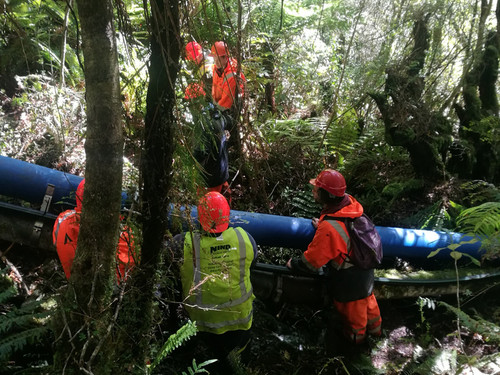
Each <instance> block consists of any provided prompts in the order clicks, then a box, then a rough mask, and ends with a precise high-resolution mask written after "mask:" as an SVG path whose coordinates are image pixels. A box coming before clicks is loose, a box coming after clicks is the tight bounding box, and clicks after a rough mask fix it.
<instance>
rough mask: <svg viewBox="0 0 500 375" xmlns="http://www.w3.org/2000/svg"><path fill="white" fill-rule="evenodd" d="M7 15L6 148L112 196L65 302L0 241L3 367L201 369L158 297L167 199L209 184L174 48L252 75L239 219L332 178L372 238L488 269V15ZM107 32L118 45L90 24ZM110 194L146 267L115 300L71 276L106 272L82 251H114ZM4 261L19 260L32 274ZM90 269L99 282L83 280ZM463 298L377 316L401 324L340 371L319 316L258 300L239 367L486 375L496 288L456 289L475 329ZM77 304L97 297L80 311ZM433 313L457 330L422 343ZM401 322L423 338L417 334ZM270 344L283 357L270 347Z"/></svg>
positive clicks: (239, 8)
mask: <svg viewBox="0 0 500 375" xmlns="http://www.w3.org/2000/svg"><path fill="white" fill-rule="evenodd" d="M0 5H1V9H2V13H0V20H1V21H2V22H1V23H0V104H1V107H0V154H1V155H3V156H8V157H11V158H17V159H21V160H24V161H29V162H32V163H36V164H39V165H42V166H46V167H49V168H54V169H58V170H60V171H65V172H70V173H72V174H76V175H80V176H85V177H86V179H87V181H88V189H89V192H90V193H89V194H90V195H92V196H93V197H98V196H99V197H101V198H103V197H104V200H103V201H97V200H94V204H95V206H94V208H93V210H92V209H90V208H89V214H88V218H86V219H84V220H85V221H86V222H87V223H88V224H87V223H83V222H82V228H84V227H86V228H88V229H87V231H86V232H87V233H88V236H89V237H88V238H89V240H88V241H87V242H85V241H84V240H82V243H83V244H82V245H80V242H79V246H81V248H82V249H84V250H82V254H84V253H85V254H87V255H88V256H89V258H88V259H89V260H88V262H87V263H86V261H85V259H83V260H82V261H81V265H82V266H81V267H79V270H76V271H75V274H76V276H75V277H72V282H71V283H70V287H69V288H68V287H67V283H66V280H65V279H64V277H61V270H60V266H58V264H57V257H56V256H55V255H54V254H51V255H43V256H42V255H40V253H39V252H37V251H35V250H34V249H33V250H31V251H33V254H38V256H37V257H36V259H39V262H38V263H39V264H37V262H36V261H35V262H33V261H32V260H30V261H27V260H26V258H30V257H31V255H29V254H30V253H28V254H25V253H23V250H19V251H18V253H19V254H25V255H24V256H19V255H14V254H12V253H13V251H11V252H10V254H9V256H7V252H8V251H10V249H11V246H10V244H4V243H3V242H2V243H1V245H2V247H1V248H0V256H1V257H2V261H3V263H2V270H1V271H0V276H1V281H0V285H1V287H0V303H1V307H0V313H1V316H0V318H1V319H0V368H3V367H4V368H5V369H6V370H5V371H7V372H5V373H9V374H10V373H16V371H19V372H20V371H24V370H26V371H31V372H30V373H37V371H38V373H87V374H92V373H95V374H107V373H120V374H121V373H142V374H144V373H158V374H160V373H178V374H180V373H182V371H184V372H185V373H188V372H189V373H203V372H205V371H208V370H209V369H210V367H209V364H206V363H203V364H200V363H197V362H196V356H195V355H192V354H187V355H188V356H190V358H189V359H190V360H194V361H193V362H189V365H187V366H186V365H185V363H181V362H179V363H177V362H176V360H175V358H176V352H179V350H174V349H175V348H176V347H178V346H180V347H181V349H182V347H183V345H185V343H186V341H188V340H189V338H190V337H191V336H192V335H194V334H195V332H194V331H195V328H193V326H191V325H189V324H187V325H185V326H183V327H182V328H181V329H180V330H179V331H177V328H179V327H178V326H176V324H177V325H178V322H175V319H174V318H175V315H176V314H177V311H176V310H175V308H173V307H172V305H171V304H170V302H171V301H173V300H175V280H173V279H172V274H171V265H170V264H168V261H166V260H165V259H166V256H167V254H168V251H169V249H165V246H164V245H165V241H164V240H165V238H168V237H169V236H171V235H172V234H175V233H176V232H175V230H172V228H169V227H168V222H167V220H166V218H167V211H168V209H169V207H170V204H171V203H174V204H178V205H186V204H187V205H190V204H193V203H195V202H196V199H197V191H198V187H199V186H200V184H201V178H200V176H199V172H198V168H197V165H196V161H195V159H194V157H193V151H194V145H195V144H196V142H197V141H198V138H197V137H198V136H199V134H197V132H196V131H195V126H194V125H193V117H194V116H193V114H192V112H191V111H192V107H191V108H190V107H189V103H188V102H187V101H186V100H185V98H184V91H185V89H186V86H187V85H188V84H189V83H191V82H192V79H193V77H192V71H193V70H192V66H191V65H190V62H189V61H187V60H186V56H185V51H184V46H185V45H186V43H188V42H190V41H197V42H199V43H200V44H202V46H203V47H204V49H205V50H207V51H209V50H210V47H211V46H212V44H213V43H214V42H215V41H218V40H223V41H225V42H226V43H227V44H228V46H229V49H230V54H231V55H232V56H233V57H234V58H236V59H237V61H238V69H241V71H242V72H243V73H244V75H245V77H246V80H247V82H246V93H245V97H244V101H243V103H242V106H241V112H240V113H239V116H238V121H237V126H238V132H237V133H236V134H235V135H232V138H233V142H234V141H235V140H236V142H234V144H233V146H232V148H231V150H230V160H229V163H230V177H229V182H230V185H231V189H232V208H233V209H237V210H244V211H255V212H262V213H271V214H275V215H285V216H299V217H307V218H311V217H314V216H317V215H318V212H319V210H318V206H317V205H316V203H315V202H314V200H313V199H312V196H311V187H310V185H309V184H308V182H309V179H310V178H312V177H315V176H316V174H317V173H318V172H319V171H320V170H322V169H323V168H325V167H328V168H334V169H337V170H338V171H340V172H342V173H343V175H344V176H345V177H346V180H347V187H348V192H349V193H350V194H352V195H354V196H355V197H356V198H357V199H358V200H359V201H360V202H361V203H362V204H363V206H364V208H365V211H366V212H367V213H368V214H369V215H370V217H372V219H373V220H374V221H375V222H376V224H377V225H383V226H396V227H404V228H421V229H429V230H444V231H456V232H460V233H465V234H475V235H478V236H480V238H481V239H482V243H483V246H484V250H485V252H486V255H485V258H484V259H482V260H481V261H482V262H483V263H484V262H487V261H488V262H495V261H496V260H497V258H498V252H499V250H500V243H499V241H500V236H499V233H500V190H499V182H500V117H499V115H500V113H499V104H498V95H499V92H498V91H499V90H498V68H499V50H500V5H499V4H498V3H497V2H494V1H493V0H458V1H457V0H454V1H452V0H438V1H415V0H408V1H403V0H399V1H397V0H390V1H378V0H377V1H368V0H361V1H353V0H349V1H341V0H293V1H292V0H282V1H275V0H260V1H251V0H186V1H178V0H151V1H150V2H139V1H136V0H115V1H113V2H111V1H104V2H102V4H101V1H97V2H96V1H88V2H86V1H84V0H77V1H76V2H74V1H73V0H66V1H56V0H46V1H36V0H28V1H19V0H10V1H1V2H0ZM98 5H99V8H97V6H98ZM111 28H112V29H114V33H106V32H104V30H108V31H109V29H111ZM103 42H104V43H105V44H102V43H103ZM103 82H104V83H105V84H109V86H105V85H104V84H103ZM118 85H119V86H118ZM206 104H208V103H205V104H204V105H206ZM122 150H123V151H122ZM122 166H123V168H122ZM120 169H122V171H120ZM0 178H1V176H0ZM120 180H122V184H121V187H120V186H119V185H120V183H119V181H120ZM120 188H122V189H123V190H126V191H127V192H128V195H129V196H130V197H135V198H134V202H133V203H132V207H131V209H130V210H128V211H127V213H126V216H127V222H128V224H129V225H130V227H131V228H133V230H134V236H135V238H136V242H137V244H138V248H139V250H140V252H141V261H142V264H141V267H138V271H137V275H134V277H132V278H131V280H130V281H129V282H127V283H124V284H123V285H121V286H120V291H119V292H118V294H116V291H113V290H112V289H113V287H112V285H111V283H110V282H109V280H110V277H111V276H110V275H111V273H110V272H108V271H109V270H108V271H106V270H104V271H97V267H94V268H93V267H85V265H86V264H87V265H88V264H91V262H92V261H91V259H92V257H93V256H94V255H95V254H101V255H102V259H104V261H105V259H106V256H108V261H109V259H111V258H109V255H110V254H113V253H112V252H111V251H112V250H114V244H113V243H109V244H104V243H103V244H102V248H100V249H95V248H93V247H92V246H91V245H90V243H91V242H92V241H91V240H90V238H91V237H90V236H91V235H92V236H93V235H95V236H97V237H96V238H111V237H112V236H110V235H109V234H110V233H114V232H113V231H115V232H116V226H117V222H118V216H119V208H118V204H117V202H118V193H119V192H120V191H121V190H120ZM86 189H87V188H86ZM98 191H99V192H101V191H102V192H103V194H97V193H96V192H98ZM111 197H113V199H111ZM89 202H90V199H89ZM89 204H90V203H89ZM104 207H107V208H106V211H107V212H108V211H109V212H112V213H113V214H114V216H113V220H111V221H112V225H109V226H105V225H104V224H105V223H104V222H105V218H103V217H101V216H100V214H99V212H100V211H99V210H100V209H103V208H104ZM99 219H100V220H101V222H100V223H101V224H99ZM115 219H116V220H115ZM87 220H88V221H87ZM115 224H116V225H115ZM87 225H88V226H87ZM93 225H96V226H97V229H93V228H94V227H93ZM105 227H106V228H105ZM106 231H107V232H106ZM84 232H85V231H83V229H82V233H84ZM82 236H83V237H82V238H84V239H85V238H87V237H86V234H83V235H82ZM99 236H100V237H99ZM85 243H87V244H88V245H85ZM4 245H5V246H4ZM85 246H88V247H85ZM106 249H110V250H109V251H107V250H106ZM260 252H261V254H260V255H259V256H260V258H259V260H260V261H263V262H269V263H275V264H283V263H284V262H285V261H286V259H287V257H288V256H289V255H290V254H291V253H292V251H291V250H290V249H266V248H261V249H260ZM106 254H107V255H106ZM101 255H100V256H101ZM100 256H99V257H100ZM99 257H98V258H99ZM459 258H462V259H459ZM463 258H466V257H461V255H460V254H455V259H454V260H451V264H454V265H455V266H456V269H454V271H456V276H457V279H458V275H459V265H461V263H459V261H460V262H462V261H464V259H463ZM13 259H15V260H16V261H19V262H20V264H23V262H25V263H24V264H25V270H26V274H25V275H22V272H21V273H19V272H18V271H17V270H16V267H15V264H14V263H15V262H14V263H13ZM99 259H101V258H99ZM102 259H101V260H102ZM467 262H470V260H467ZM475 263H478V262H477V261H475ZM469 265H470V264H469ZM18 266H19V265H18ZM398 266H399V267H400V268H406V269H412V270H413V269H414V267H415V266H414V265H409V264H407V263H406V262H401V264H399V265H398ZM18 268H19V269H21V271H22V270H23V267H18ZM54 269H55V270H57V271H54ZM13 270H16V272H17V273H15V272H14V271H13ZM54 272H56V276H51V275H52V274H54ZM98 272H104V273H99V279H100V280H108V282H105V281H103V282H102V284H101V285H99V288H95V285H94V284H93V280H94V276H95V275H96V274H97V273H98ZM106 272H107V273H106ZM23 277H24V281H23ZM98 284H99V283H98ZM27 285H28V286H27ZM495 288H496V289H495ZM460 290H461V289H460V287H459V285H457V298H456V299H451V301H450V300H446V301H439V302H435V301H434V300H431V299H428V298H426V297H425V298H424V297H422V298H419V299H418V300H417V301H418V303H417V305H415V304H412V306H411V307H410V308H409V307H408V306H407V305H405V303H406V302H400V305H398V303H399V302H394V303H388V305H387V306H385V308H386V311H387V313H388V316H389V312H391V313H392V315H391V318H393V319H391V318H388V320H389V321H390V322H389V324H388V325H387V330H388V331H387V332H388V334H387V337H386V338H385V339H384V340H381V341H379V342H375V343H372V345H371V355H367V354H366V353H364V354H365V355H364V356H362V357H361V358H357V359H356V361H354V362H353V364H352V365H353V366H354V367H353V368H351V367H349V366H346V363H347V362H348V361H347V360H345V359H344V357H342V356H338V357H329V356H327V355H325V354H324V353H323V352H322V348H321V349H320V347H321V345H320V344H318V342H317V341H315V340H314V339H312V338H311V336H317V337H320V336H321V335H322V334H324V333H321V332H322V327H321V322H322V321H323V320H324V319H327V318H326V316H327V315H328V311H324V310H319V312H318V311H317V310H315V309H314V308H312V307H307V306H306V307H297V306H293V307H292V306H281V307H277V306H272V307H271V308H270V307H269V306H265V304H264V303H262V301H257V303H256V311H257V313H256V315H257V314H258V313H259V312H260V313H261V314H260V317H259V318H258V320H257V322H256V326H257V332H259V334H260V335H262V336H257V335H258V334H257V333H256V334H255V336H256V337H260V339H261V341H260V343H259V341H258V340H254V341H256V342H257V343H256V344H253V346H252V347H251V348H250V349H249V351H250V353H251V357H252V361H251V362H250V364H246V366H244V365H241V366H240V367H241V368H240V370H241V371H243V367H245V371H246V373H250V374H280V373H288V372H290V373H297V374H320V373H323V374H325V373H328V374H330V373H331V374H334V373H335V374H338V373H394V374H396V373H414V374H418V373H423V372H424V371H425V372H427V373H429V372H431V373H436V374H438V373H439V374H445V373H446V374H448V373H449V374H451V373H461V374H466V373H467V374H468V373H495V371H500V370H499V369H500V357H499V355H498V350H497V349H495V347H496V346H497V345H498V343H499V341H500V339H499V337H500V333H499V330H500V329H499V325H500V320H499V314H500V311H499V310H498V308H496V309H495V304H498V299H496V300H495V299H493V300H490V299H489V298H490V297H491V296H489V295H486V290H493V291H494V290H496V291H498V282H497V284H494V285H489V286H488V287H487V289H484V290H481V291H476V292H474V293H477V294H473V295H467V296H465V297H466V299H467V300H475V299H477V300H479V299H480V298H483V299H484V300H485V302H484V303H485V305H486V306H488V309H486V310H481V311H479V307H478V306H476V307H477V309H478V311H475V312H474V311H473V312H474V313H477V314H476V315H475V316H471V315H470V314H471V312H470V311H467V312H466V311H465V309H463V310H462V307H466V306H467V305H466V304H465V303H462V305H461V304H460V300H461V298H465V297H464V296H463V295H462V296H460V293H459V291H460ZM91 291H92V292H91ZM89 293H92V294H89ZM74 295H82V296H83V298H84V299H85V300H87V299H88V300H89V301H91V302H89V303H88V306H85V307H83V306H78V304H76V303H75V301H74ZM117 296H118V297H117ZM436 304H437V305H436ZM457 304H458V306H457ZM455 306H457V307H455ZM470 306H471V308H474V305H473V304H472V303H471V304H470ZM398 308H399V310H398ZM302 309H304V310H302ZM410 310H411V312H412V314H413V318H408V321H405V320H404V319H402V317H401V311H405V312H407V313H408V314H409V311H410ZM438 312H439V314H441V315H442V316H446V317H447V318H446V319H448V320H450V321H451V320H454V321H456V324H451V323H450V324H449V326H448V325H443V326H442V327H441V328H442V330H439V329H435V326H434V324H435V325H437V326H439V325H440V318H439V317H438ZM434 314H436V315H434ZM409 315H410V314H409ZM315 316H316V317H317V318H318V319H316V320H315V319H313V318H314V317H315ZM322 319H323V320H322ZM413 320H414V321H413ZM409 321H412V323H414V324H415V326H416V327H417V328H415V330H414V332H413V333H412V334H408V332H409V331H410V329H409V328H407V327H408V326H409V324H410V323H409ZM444 326H446V327H444ZM291 327H293V328H294V329H296V331H297V332H299V331H300V333H297V332H295V331H294V329H291ZM448 328H449V329H450V331H449V332H448V331H446V329H448ZM308 330H310V332H307V331H308ZM269 332H281V334H282V336H283V337H287V338H288V339H287V340H288V341H287V340H281V342H280V341H279V340H278V339H277V338H276V337H273V338H271V339H269V337H268V338H267V341H266V339H264V337H265V335H266V333H269ZM304 332H306V333H304ZM447 333H450V335H447ZM440 334H441V335H443V337H438V335H440ZM275 336H276V335H275ZM317 337H316V338H315V339H317ZM450 337H452V338H450ZM52 341H55V342H56V344H55V345H52ZM291 342H293V343H291ZM297 342H298V344H297ZM436 342H437V344H436ZM285 344H286V345H285ZM295 344H297V345H295ZM266 345H269V346H271V347H273V348H275V350H269V353H271V354H268V353H266V351H267V350H268V348H266ZM297 347H301V348H303V347H306V349H304V348H303V349H301V350H298V349H297ZM388 348H389V349H390V350H389V349H388ZM398 348H400V349H398ZM423 351H426V352H427V354H426V355H424V354H422V352H423ZM319 353H321V354H319ZM266 354H268V356H266ZM184 355H186V354H185V353H184ZM271 355H274V357H275V359H273V358H271ZM179 356H180V354H179ZM291 356H296V357H297V358H295V359H294V358H291ZM268 357H269V358H268ZM367 359H369V360H367ZM306 363H309V367H307V366H305V364H306ZM176 366H177V367H176ZM182 366H184V367H182ZM495 366H496V367H495ZM188 367H189V368H188ZM169 371H171V372H169ZM294 371H295V372H294ZM0 373H2V374H3V373H4V372H3V370H2V369H0ZM242 373H244V372H242Z"/></svg>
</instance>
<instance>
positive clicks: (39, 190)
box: [0, 156, 83, 205]
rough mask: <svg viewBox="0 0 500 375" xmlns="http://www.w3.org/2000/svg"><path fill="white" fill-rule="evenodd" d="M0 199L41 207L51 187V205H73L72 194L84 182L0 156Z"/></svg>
mask: <svg viewBox="0 0 500 375" xmlns="http://www.w3.org/2000/svg"><path fill="white" fill-rule="evenodd" d="M0 176H1V177H0V195H5V196H7V197H11V198H17V199H22V200H24V201H27V202H30V203H36V204H38V203H39V204H41V203H42V202H43V199H44V196H45V193H46V191H47V187H48V186H49V184H50V185H54V192H53V194H52V203H53V204H54V203H65V204H73V205H74V204H75V203H74V202H75V191H76V188H77V187H78V184H79V183H80V181H81V180H82V179H83V178H82V177H79V176H75V175H72V174H69V173H64V172H60V171H57V170H55V169H50V168H46V167H42V166H40V165H36V164H31V163H27V162H25V161H21V160H17V159H12V158H8V157H6V156H0Z"/></svg>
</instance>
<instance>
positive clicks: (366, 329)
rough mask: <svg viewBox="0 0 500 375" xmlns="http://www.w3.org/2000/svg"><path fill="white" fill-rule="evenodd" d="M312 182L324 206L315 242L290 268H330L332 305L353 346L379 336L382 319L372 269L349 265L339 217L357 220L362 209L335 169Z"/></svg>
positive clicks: (345, 234) (316, 223)
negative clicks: (340, 318) (339, 316)
mask: <svg viewBox="0 0 500 375" xmlns="http://www.w3.org/2000/svg"><path fill="white" fill-rule="evenodd" d="M310 183H311V184H312V185H313V186H314V187H313V196H314V199H315V200H316V202H318V203H320V204H321V205H322V206H323V209H322V211H321V215H320V218H319V219H313V226H314V227H315V228H317V230H316V233H315V235H314V238H313V240H312V242H311V243H310V244H309V246H308V247H307V250H306V251H305V252H304V253H303V254H302V256H301V257H300V258H292V259H290V260H289V261H288V263H287V267H288V268H290V269H291V270H292V271H296V272H318V271H319V270H320V269H321V268H322V267H323V266H325V265H328V266H327V267H328V272H329V273H330V275H331V280H330V281H331V283H330V285H329V286H330V289H331V290H330V292H331V294H332V296H333V303H334V306H335V308H336V309H337V311H338V312H339V313H340V315H341V316H342V319H343V321H344V325H343V334H344V335H345V337H347V338H348V340H349V341H350V342H352V343H355V344H359V343H362V342H364V341H365V339H366V335H367V334H372V335H374V336H380V334H381V328H382V326H381V325H382V318H381V316H380V310H379V307H378V303H377V300H376V298H375V296H374V295H373V284H374V273H373V269H369V270H365V269H361V268H359V267H357V266H355V265H353V264H352V263H350V262H349V257H348V253H349V246H350V240H349V234H348V232H347V228H346V226H345V224H344V222H343V221H341V220H335V218H336V217H337V218H338V217H342V218H344V217H346V218H355V217H359V216H361V215H362V214H363V206H362V205H361V204H360V203H359V202H358V201H357V200H356V199H355V198H354V197H352V196H350V195H348V194H345V190H346V183H345V179H344V177H343V176H342V175H341V174H340V173H339V172H337V171H335V170H332V169H326V170H323V171H322V172H321V173H320V174H319V175H318V176H317V177H316V178H315V179H312V180H311V181H310Z"/></svg>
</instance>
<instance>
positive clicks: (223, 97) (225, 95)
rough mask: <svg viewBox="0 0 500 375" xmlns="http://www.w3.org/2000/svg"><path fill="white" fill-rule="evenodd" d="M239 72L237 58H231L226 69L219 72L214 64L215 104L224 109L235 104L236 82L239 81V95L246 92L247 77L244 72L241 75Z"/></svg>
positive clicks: (213, 96) (213, 87)
mask: <svg viewBox="0 0 500 375" xmlns="http://www.w3.org/2000/svg"><path fill="white" fill-rule="evenodd" d="M236 72H237V62H236V60H235V59H232V58H231V59H229V61H228V63H227V65H226V67H225V68H224V71H223V72H222V74H221V73H219V71H218V69H217V66H216V65H215V64H214V68H213V73H212V74H213V79H212V98H213V101H214V104H215V105H216V106H217V107H218V108H219V109H220V110H222V111H224V110H226V109H229V108H231V107H232V106H233V104H234V103H235V99H236V84H237V83H239V87H238V96H239V97H242V96H243V95H244V93H245V84H246V78H245V75H244V74H243V72H240V74H239V77H238V76H237V74H236Z"/></svg>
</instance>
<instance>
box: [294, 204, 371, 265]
mask: <svg viewBox="0 0 500 375" xmlns="http://www.w3.org/2000/svg"><path fill="white" fill-rule="evenodd" d="M349 199H350V201H351V204H349V205H348V206H345V207H344V208H342V209H340V210H339V211H337V212H335V216H336V217H348V218H355V217H358V216H361V215H362V214H363V206H361V204H360V203H359V202H358V201H357V200H356V199H355V198H354V197H351V196H349ZM346 239H347V241H346ZM348 239H349V234H348V233H347V228H346V226H345V224H344V223H343V222H341V221H336V220H328V215H326V214H324V215H321V216H320V218H319V224H318V228H317V230H316V234H315V235H314V238H313V240H312V242H311V243H310V244H309V246H308V247H307V250H306V251H305V252H304V254H303V255H302V260H303V261H304V264H305V265H306V266H308V267H309V268H311V270H314V271H316V270H318V269H320V268H321V267H323V266H324V265H325V264H327V263H328V262H330V265H331V266H332V267H333V268H334V269H337V270H338V269H339V268H340V267H341V266H342V264H343V263H344V260H345V259H346V256H347V254H348V246H349V240H348Z"/></svg>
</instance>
